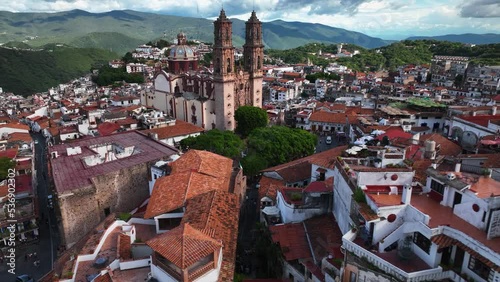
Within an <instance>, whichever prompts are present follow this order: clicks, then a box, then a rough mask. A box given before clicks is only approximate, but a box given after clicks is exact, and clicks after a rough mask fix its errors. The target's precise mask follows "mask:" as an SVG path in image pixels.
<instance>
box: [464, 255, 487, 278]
mask: <svg viewBox="0 0 500 282" xmlns="http://www.w3.org/2000/svg"><path fill="white" fill-rule="evenodd" d="M469 269H470V270H472V271H474V273H476V274H477V275H478V276H479V277H481V278H483V279H484V280H488V276H489V275H490V268H489V267H488V266H487V265H486V264H484V263H483V262H482V261H480V260H478V259H476V258H475V257H473V256H471V257H470V259H469Z"/></svg>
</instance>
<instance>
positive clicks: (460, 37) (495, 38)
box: [407, 33, 500, 44]
mask: <svg viewBox="0 0 500 282" xmlns="http://www.w3.org/2000/svg"><path fill="white" fill-rule="evenodd" d="M421 39H433V40H440V41H450V42H460V43H470V44H492V43H500V34H495V33H485V34H474V33H465V34H446V35H439V36H412V37H408V39H407V40H421Z"/></svg>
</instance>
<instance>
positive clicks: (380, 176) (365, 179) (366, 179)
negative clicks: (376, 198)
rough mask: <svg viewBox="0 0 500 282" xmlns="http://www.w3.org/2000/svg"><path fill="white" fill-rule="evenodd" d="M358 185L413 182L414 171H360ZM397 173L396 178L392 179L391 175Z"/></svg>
mask: <svg viewBox="0 0 500 282" xmlns="http://www.w3.org/2000/svg"><path fill="white" fill-rule="evenodd" d="M357 174H358V177H357V178H358V185H359V186H363V185H405V184H411V183H412V181H413V175H414V174H415V172H413V171H404V172H392V171H391V172H358V173H357ZM392 175H397V176H398V178H397V179H396V180H392V179H391V176H392Z"/></svg>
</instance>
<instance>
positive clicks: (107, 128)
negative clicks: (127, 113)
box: [97, 122, 120, 136]
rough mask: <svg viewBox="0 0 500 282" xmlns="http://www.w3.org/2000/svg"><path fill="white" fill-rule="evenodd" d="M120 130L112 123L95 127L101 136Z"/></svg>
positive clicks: (117, 125)
mask: <svg viewBox="0 0 500 282" xmlns="http://www.w3.org/2000/svg"><path fill="white" fill-rule="evenodd" d="M118 129H120V125H119V124H117V123H112V122H103V123H101V124H99V125H98V126H97V131H99V134H100V135H101V136H108V135H111V134H113V133H115V132H117V131H118Z"/></svg>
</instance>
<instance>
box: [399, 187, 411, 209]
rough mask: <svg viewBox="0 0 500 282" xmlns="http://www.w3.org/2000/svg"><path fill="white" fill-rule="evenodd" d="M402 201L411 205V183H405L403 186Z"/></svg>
mask: <svg viewBox="0 0 500 282" xmlns="http://www.w3.org/2000/svg"><path fill="white" fill-rule="evenodd" d="M401 202H402V203H403V204H405V205H409V204H410V202H411V185H408V184H405V185H404V186H403V195H402V196H401Z"/></svg>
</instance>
